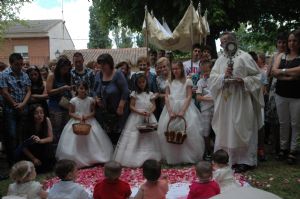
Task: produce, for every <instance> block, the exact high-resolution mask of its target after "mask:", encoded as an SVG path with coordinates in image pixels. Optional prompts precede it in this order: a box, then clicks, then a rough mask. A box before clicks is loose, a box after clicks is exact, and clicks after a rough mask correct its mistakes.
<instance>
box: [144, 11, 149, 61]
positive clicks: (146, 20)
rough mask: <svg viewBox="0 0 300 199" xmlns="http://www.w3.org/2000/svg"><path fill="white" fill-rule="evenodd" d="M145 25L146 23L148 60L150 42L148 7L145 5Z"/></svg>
mask: <svg viewBox="0 0 300 199" xmlns="http://www.w3.org/2000/svg"><path fill="white" fill-rule="evenodd" d="M145 23H146V38H145V40H146V51H147V59H149V50H148V48H149V41H148V7H147V5H145Z"/></svg>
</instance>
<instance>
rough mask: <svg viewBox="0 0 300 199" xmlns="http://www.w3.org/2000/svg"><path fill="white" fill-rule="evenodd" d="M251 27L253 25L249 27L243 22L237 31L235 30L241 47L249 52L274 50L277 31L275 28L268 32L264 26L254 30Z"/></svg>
mask: <svg viewBox="0 0 300 199" xmlns="http://www.w3.org/2000/svg"><path fill="white" fill-rule="evenodd" d="M251 29H252V28H251V27H247V24H243V23H242V24H241V26H240V27H239V28H238V29H237V31H235V32H236V35H237V38H238V40H239V46H240V48H241V49H242V50H244V51H248V52H249V51H254V52H261V53H266V52H274V50H275V45H274V38H275V37H276V32H277V31H276V30H273V31H269V33H266V31H265V29H264V28H261V29H260V30H257V31H252V30H251Z"/></svg>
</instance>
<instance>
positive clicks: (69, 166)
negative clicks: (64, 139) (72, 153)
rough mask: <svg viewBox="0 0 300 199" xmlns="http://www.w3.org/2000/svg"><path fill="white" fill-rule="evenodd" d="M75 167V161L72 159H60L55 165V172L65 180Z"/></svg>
mask: <svg viewBox="0 0 300 199" xmlns="http://www.w3.org/2000/svg"><path fill="white" fill-rule="evenodd" d="M74 169H76V163H75V162H74V161H73V160H67V159H62V160H59V161H58V162H57V163H56V165H55V168H54V170H55V174H56V175H57V176H58V177H59V178H60V179H61V180H66V178H67V176H68V174H69V173H70V172H72V171H74Z"/></svg>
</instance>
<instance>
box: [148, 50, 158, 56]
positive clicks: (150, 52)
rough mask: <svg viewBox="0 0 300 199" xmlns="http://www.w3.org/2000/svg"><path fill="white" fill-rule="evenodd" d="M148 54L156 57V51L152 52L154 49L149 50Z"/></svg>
mask: <svg viewBox="0 0 300 199" xmlns="http://www.w3.org/2000/svg"><path fill="white" fill-rule="evenodd" d="M149 54H155V55H157V51H156V50H154V49H151V50H150V51H149Z"/></svg>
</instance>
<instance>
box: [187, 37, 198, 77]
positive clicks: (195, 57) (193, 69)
mask: <svg viewBox="0 0 300 199" xmlns="http://www.w3.org/2000/svg"><path fill="white" fill-rule="evenodd" d="M200 57H201V46H200V44H199V43H196V44H194V45H193V55H192V59H191V60H188V61H185V62H183V65H184V71H185V75H186V76H191V75H193V74H195V73H198V72H200V71H199V70H200V67H199V65H200ZM191 62H192V63H193V64H192V65H191Z"/></svg>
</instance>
